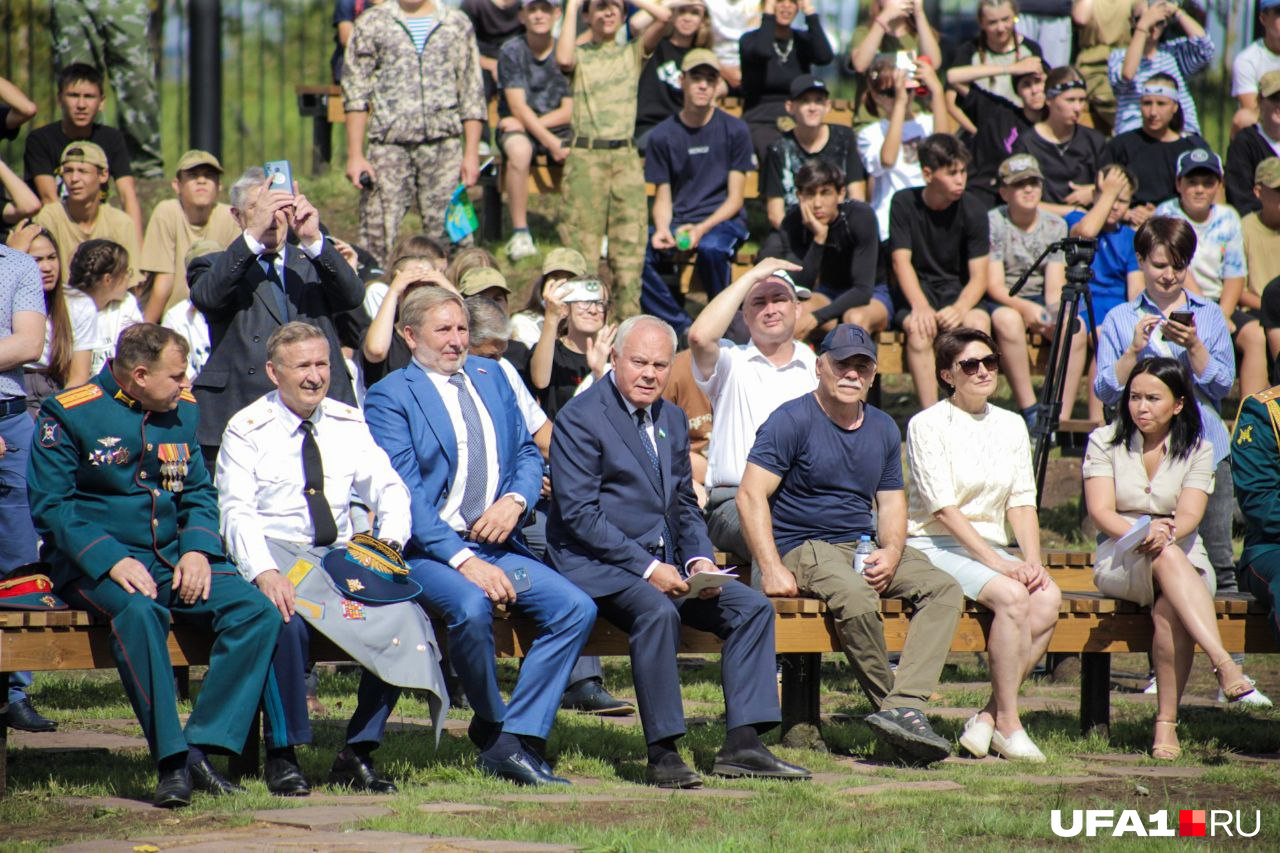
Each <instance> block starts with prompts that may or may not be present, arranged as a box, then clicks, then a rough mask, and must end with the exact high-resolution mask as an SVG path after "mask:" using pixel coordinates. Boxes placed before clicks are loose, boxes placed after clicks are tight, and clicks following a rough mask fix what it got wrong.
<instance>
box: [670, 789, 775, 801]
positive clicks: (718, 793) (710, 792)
mask: <svg viewBox="0 0 1280 853" xmlns="http://www.w3.org/2000/svg"><path fill="white" fill-rule="evenodd" d="M663 793H664V794H670V795H671V796H673V797H702V798H707V799H713V800H714V799H724V800H749V799H751V798H752V797H754V796H755V795H756V793H757V792H756V791H743V790H741V789H737V788H675V789H672V790H665V789H664V790H663Z"/></svg>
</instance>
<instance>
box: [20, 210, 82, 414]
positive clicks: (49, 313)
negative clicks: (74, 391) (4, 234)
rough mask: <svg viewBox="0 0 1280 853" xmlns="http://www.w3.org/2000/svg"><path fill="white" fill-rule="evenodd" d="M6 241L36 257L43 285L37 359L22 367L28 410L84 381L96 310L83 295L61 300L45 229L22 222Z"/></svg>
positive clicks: (54, 250)
mask: <svg viewBox="0 0 1280 853" xmlns="http://www.w3.org/2000/svg"><path fill="white" fill-rule="evenodd" d="M6 245H8V246H9V248H11V249H16V250H18V251H19V252H25V253H26V254H28V255H30V256H31V257H33V258H35V259H36V266H37V267H39V269H40V284H41V286H42V287H43V288H44V308H45V315H46V317H47V321H46V325H45V334H44V350H43V351H42V353H41V355H40V358H39V359H38V360H36V361H33V362H29V363H28V364H25V365H23V367H22V372H23V380H24V382H25V383H26V388H27V408H28V410H29V411H30V412H31V413H32V414H33V415H34V414H35V413H36V412H37V411H38V410H39V409H40V404H41V403H42V402H44V400H45V399H46V398H48V397H51V396H53V395H54V394H56V393H57V392H59V391H61V390H62V389H63V388H70V387H74V386H76V385H83V384H84V383H86V382H88V381H89V365H90V363H91V361H92V358H93V342H94V339H95V337H96V335H97V327H98V310H97V308H95V307H94V305H93V303H92V302H90V301H89V300H87V299H78V300H75V301H74V302H68V301H67V298H66V290H65V288H64V287H63V286H62V259H61V258H60V257H59V256H58V244H57V243H55V242H54V239H53V235H52V234H50V233H49V232H48V231H46V230H45V229H43V228H41V227H40V226H39V225H35V224H28V225H26V226H25V227H22V228H16V229H14V230H13V231H12V232H10V234H9V239H8V241H7V243H6ZM73 309H74V310H73Z"/></svg>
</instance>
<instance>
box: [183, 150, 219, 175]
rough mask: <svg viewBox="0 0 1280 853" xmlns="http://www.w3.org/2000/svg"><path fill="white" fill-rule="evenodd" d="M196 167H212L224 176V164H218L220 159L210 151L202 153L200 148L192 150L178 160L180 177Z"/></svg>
mask: <svg viewBox="0 0 1280 853" xmlns="http://www.w3.org/2000/svg"><path fill="white" fill-rule="evenodd" d="M196 166H212V167H213V168H214V169H215V170H216V171H217V172H218V174H222V164H221V163H219V162H218V158H217V157H214V156H213V155H212V154H210V153H209V152H208V151H201V150H200V149H199V148H192V149H191V150H190V151H188V152H187V153H186V154H183V155H182V157H180V158H179V159H178V168H177V170H176V171H177V174H179V175H180V174H182V173H183V172H185V171H186V170H187V169H194V168H195V167H196Z"/></svg>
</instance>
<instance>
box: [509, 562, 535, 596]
mask: <svg viewBox="0 0 1280 853" xmlns="http://www.w3.org/2000/svg"><path fill="white" fill-rule="evenodd" d="M502 571H504V572H506V574H507V580H509V581H511V588H512V589H514V590H515V591H516V595H519V594H520V593H522V592H528V591H529V590H531V589H533V581H531V580H529V572H528V570H527V569H525V568H524V567H523V566H517V567H516V568H514V569H503V570H502Z"/></svg>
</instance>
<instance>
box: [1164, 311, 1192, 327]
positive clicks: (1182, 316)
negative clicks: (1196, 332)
mask: <svg viewBox="0 0 1280 853" xmlns="http://www.w3.org/2000/svg"><path fill="white" fill-rule="evenodd" d="M1169 319H1170V320H1172V321H1173V322H1175V323H1178V324H1179V325H1182V326H1194V325H1195V324H1196V316H1195V315H1194V314H1192V313H1191V312H1190V311H1173V312H1171V313H1170V314H1169Z"/></svg>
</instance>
